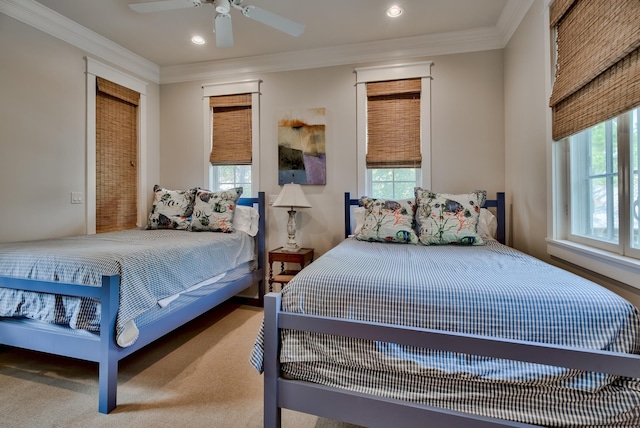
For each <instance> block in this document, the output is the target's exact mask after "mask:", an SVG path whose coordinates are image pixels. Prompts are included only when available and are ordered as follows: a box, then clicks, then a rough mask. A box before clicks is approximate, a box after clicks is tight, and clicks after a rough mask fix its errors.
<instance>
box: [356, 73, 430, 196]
mask: <svg viewBox="0 0 640 428" xmlns="http://www.w3.org/2000/svg"><path fill="white" fill-rule="evenodd" d="M431 64H432V63H431V62H421V63H414V64H404V65H398V66H382V67H367V68H358V69H356V75H357V85H356V91H357V102H358V107H357V110H358V117H357V120H358V135H357V136H358V192H359V193H360V194H361V195H368V196H371V197H374V198H397V199H400V198H411V197H413V195H414V187H416V186H424V187H429V186H430V165H429V162H428V158H426V154H428V153H430V135H431V133H430V125H431V123H430V117H431V113H430V98H431V96H430V87H431V78H430V72H431Z"/></svg>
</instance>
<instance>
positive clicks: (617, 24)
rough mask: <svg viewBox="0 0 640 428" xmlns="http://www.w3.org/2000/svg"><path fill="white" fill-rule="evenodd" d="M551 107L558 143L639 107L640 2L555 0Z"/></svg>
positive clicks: (628, 0) (552, 23) (552, 15)
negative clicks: (555, 60)
mask: <svg viewBox="0 0 640 428" xmlns="http://www.w3.org/2000/svg"><path fill="white" fill-rule="evenodd" d="M550 25H551V27H552V28H555V31H556V45H557V46H556V48H557V63H556V76H555V82H554V84H553V93H552V95H551V100H550V106H551V107H552V111H553V139H554V140H556V141H558V140H561V139H563V138H565V137H568V136H570V135H573V134H575V133H577V132H579V131H582V130H584V129H587V128H589V127H591V126H593V125H596V124H598V123H600V122H603V121H605V120H608V119H611V118H613V117H616V116H618V115H619V114H621V113H624V112H625V111H628V110H630V109H632V108H634V107H636V106H638V105H640V1H639V0H608V1H601V0H556V1H555V2H553V4H552V5H551V8H550Z"/></svg>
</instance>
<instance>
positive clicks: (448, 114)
mask: <svg viewBox="0 0 640 428" xmlns="http://www.w3.org/2000/svg"><path fill="white" fill-rule="evenodd" d="M424 60H431V61H434V66H433V68H432V74H433V81H432V111H433V121H432V122H433V123H432V153H431V154H427V156H429V155H430V156H432V157H433V162H432V165H433V181H432V188H433V189H434V190H439V191H446V192H468V191H471V190H476V189H479V188H484V189H487V190H488V191H489V192H490V193H491V194H495V192H497V191H502V190H503V189H504V185H505V183H504V138H503V129H504V113H503V112H504V106H503V98H504V95H503V90H502V81H503V75H502V72H503V58H502V51H501V50H494V51H485V52H477V53H469V54H457V55H445V56H437V57H429V58H418V59H416V61H424ZM405 62H406V61H405ZM364 65H375V64H354V65H350V66H338V67H328V68H321V69H313V70H302V71H291V72H282V73H265V74H263V75H252V76H242V77H241V79H261V80H262V83H261V86H260V88H261V94H262V95H261V100H260V112H261V119H260V123H261V126H260V133H261V136H260V138H261V141H260V189H259V190H262V191H264V192H266V193H267V195H277V194H278V192H279V191H280V186H279V185H278V178H277V177H278V161H277V118H278V113H279V112H281V111H286V110H290V109H298V108H311V107H325V108H326V112H327V113H326V114H327V128H326V131H327V137H326V138H327V146H326V151H327V184H326V185H325V186H304V191H305V193H306V194H307V196H308V198H309V201H310V202H311V204H312V205H313V208H310V209H305V210H300V211H299V213H298V214H297V224H298V234H297V235H296V237H297V239H298V243H299V244H300V245H302V246H311V247H314V248H316V250H317V254H318V255H319V254H322V253H324V252H326V251H327V250H329V249H330V248H331V247H333V246H335V245H336V244H337V243H339V242H340V241H341V240H342V239H343V234H344V227H343V223H344V221H343V195H344V192H345V191H350V192H356V190H357V189H356V185H357V183H356V89H355V75H354V71H353V70H354V68H355V67H359V66H364ZM204 83H213V82H212V81H199V82H189V83H177V84H166V85H161V89H160V91H161V109H160V110H161V112H160V116H161V121H160V122H161V125H160V135H161V147H160V150H161V151H160V153H161V159H160V177H161V180H162V183H159V184H161V185H162V186H165V187H170V188H188V187H192V186H196V185H203V186H206V183H205V182H203V177H204V176H205V170H204V169H205V164H204V162H203V158H202V156H203V153H204V148H203V145H204V144H205V143H204V139H203V136H202V134H203V129H204V124H203V120H204V119H203V114H202V101H201V99H202V89H201V85H202V84H204ZM355 196H360V195H355V194H354V197H355ZM286 220H287V214H286V212H285V210H283V209H279V208H273V209H271V208H270V209H269V210H268V213H267V221H268V230H267V235H268V236H267V246H268V248H275V247H277V246H280V245H282V244H283V243H284V242H285V240H286Z"/></svg>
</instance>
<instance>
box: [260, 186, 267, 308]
mask: <svg viewBox="0 0 640 428" xmlns="http://www.w3.org/2000/svg"><path fill="white" fill-rule="evenodd" d="M258 215H259V218H258V230H259V231H260V233H259V234H258V270H260V271H261V272H262V276H261V277H260V280H259V281H258V306H264V286H265V284H264V282H265V279H264V278H265V276H264V267H265V263H264V262H265V255H266V254H265V253H266V235H267V220H266V202H265V194H264V192H258Z"/></svg>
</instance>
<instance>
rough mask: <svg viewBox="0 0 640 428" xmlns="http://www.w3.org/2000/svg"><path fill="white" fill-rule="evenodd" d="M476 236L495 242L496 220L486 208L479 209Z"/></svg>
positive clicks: (496, 232) (496, 234)
mask: <svg viewBox="0 0 640 428" xmlns="http://www.w3.org/2000/svg"><path fill="white" fill-rule="evenodd" d="M478 234H479V235H480V236H481V237H482V239H489V240H495V239H496V236H498V219H496V216H495V215H493V213H492V212H491V211H489V210H488V209H486V208H481V209H480V217H479V218H478Z"/></svg>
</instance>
